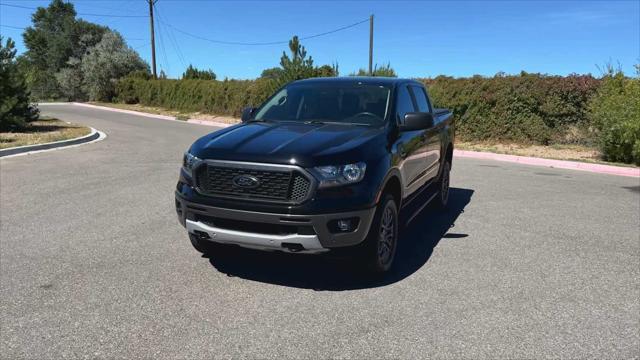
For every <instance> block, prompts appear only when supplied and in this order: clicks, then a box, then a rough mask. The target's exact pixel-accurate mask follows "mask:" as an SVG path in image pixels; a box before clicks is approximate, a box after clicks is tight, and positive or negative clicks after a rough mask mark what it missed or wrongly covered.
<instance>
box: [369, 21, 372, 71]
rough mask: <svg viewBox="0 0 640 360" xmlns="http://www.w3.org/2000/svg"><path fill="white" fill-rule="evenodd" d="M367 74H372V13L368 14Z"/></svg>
mask: <svg viewBox="0 0 640 360" xmlns="http://www.w3.org/2000/svg"><path fill="white" fill-rule="evenodd" d="M369 76H373V14H371V15H370V16H369Z"/></svg>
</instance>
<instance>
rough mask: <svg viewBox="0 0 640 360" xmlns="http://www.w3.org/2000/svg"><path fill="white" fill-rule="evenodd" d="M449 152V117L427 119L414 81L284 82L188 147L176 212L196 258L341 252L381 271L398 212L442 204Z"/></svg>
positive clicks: (394, 240)
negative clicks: (226, 252)
mask: <svg viewBox="0 0 640 360" xmlns="http://www.w3.org/2000/svg"><path fill="white" fill-rule="evenodd" d="M453 141H454V122H453V118H452V115H451V113H450V112H449V111H447V110H443V109H434V108H433V107H432V104H431V101H430V98H429V96H428V94H427V91H426V89H425V87H424V85H423V84H421V83H419V82H417V81H413V80H405V79H396V78H378V77H348V78H314V79H306V80H300V81H295V82H292V83H289V84H287V85H286V86H284V87H283V88H282V89H280V90H279V91H277V92H276V93H275V94H274V95H273V96H271V97H270V98H269V99H267V100H266V101H265V102H264V103H263V104H262V105H261V106H260V107H258V108H246V109H244V110H243V113H242V122H241V123H239V124H237V125H234V126H231V127H228V128H225V129H222V130H218V131H215V132H212V133H210V134H208V135H205V136H203V137H202V138H200V139H198V140H197V141H196V142H195V143H193V145H192V146H191V147H190V148H189V150H188V151H187V152H186V153H185V154H184V158H183V164H182V169H181V170H180V179H179V181H178V184H177V188H176V192H175V206H176V211H177V213H178V218H179V220H180V223H181V224H182V225H183V226H184V227H186V229H187V231H188V233H189V238H190V240H191V243H192V244H193V246H194V247H195V248H196V250H198V251H200V252H203V253H206V252H211V251H216V249H219V248H221V246H224V245H221V244H227V245H228V244H233V245H239V246H242V247H246V248H253V249H260V250H278V251H285V252H296V253H323V252H328V251H334V250H338V249H347V248H348V249H349V250H350V251H349V252H348V253H350V254H354V256H357V257H358V258H359V259H360V260H361V261H362V264H364V265H366V266H367V267H368V268H369V269H370V270H372V271H374V272H385V271H387V270H389V269H390V267H391V265H392V263H393V260H394V256H395V253H396V249H397V245H398V230H399V228H400V227H401V226H402V224H401V223H400V221H401V220H400V219H401V217H400V216H399V214H400V212H401V209H402V210H403V214H404V213H405V211H404V210H406V209H410V211H411V212H412V214H413V215H415V214H417V212H419V211H420V210H422V208H424V206H425V205H426V204H427V203H429V202H430V201H432V200H433V201H435V202H437V204H438V205H439V206H442V207H444V206H446V205H447V201H448V197H449V172H450V170H451V163H452V155H453ZM425 194H426V195H425ZM412 214H409V215H408V216H407V217H406V218H407V219H406V221H405V222H404V223H406V222H408V221H410V220H411V218H412ZM403 218H405V217H403ZM404 223H403V224H404Z"/></svg>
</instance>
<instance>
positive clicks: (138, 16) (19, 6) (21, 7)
mask: <svg viewBox="0 0 640 360" xmlns="http://www.w3.org/2000/svg"><path fill="white" fill-rule="evenodd" d="M0 6H7V7H12V8H18V9H27V10H38V8H34V7H29V6H22V5H13V4H2V3H0ZM76 15H80V16H101V17H120V18H143V17H147V15H113V14H93V13H76Z"/></svg>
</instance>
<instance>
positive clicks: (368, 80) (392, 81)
mask: <svg viewBox="0 0 640 360" xmlns="http://www.w3.org/2000/svg"><path fill="white" fill-rule="evenodd" d="M326 83H344V84H353V83H364V84H370V85H386V86H396V85H398V84H403V83H414V84H418V85H422V83H420V82H418V81H415V80H411V79H400V78H393V77H378V76H344V77H317V78H309V79H303V80H297V81H294V82H293V83H292V84H326Z"/></svg>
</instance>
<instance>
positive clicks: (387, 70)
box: [349, 63, 398, 77]
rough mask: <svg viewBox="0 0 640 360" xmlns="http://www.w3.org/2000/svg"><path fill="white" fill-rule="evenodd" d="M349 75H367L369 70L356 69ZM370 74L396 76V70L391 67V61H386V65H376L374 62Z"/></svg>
mask: <svg viewBox="0 0 640 360" xmlns="http://www.w3.org/2000/svg"><path fill="white" fill-rule="evenodd" d="M349 76H369V71H367V70H365V69H362V68H361V69H358V72H357V73H351V74H349ZM371 76H386V77H398V74H396V71H395V70H393V68H392V67H391V63H387V65H382V66H380V67H378V64H376V65H375V66H374V67H373V74H371Z"/></svg>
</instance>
